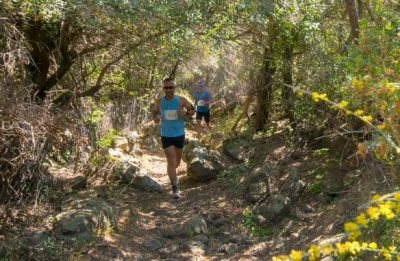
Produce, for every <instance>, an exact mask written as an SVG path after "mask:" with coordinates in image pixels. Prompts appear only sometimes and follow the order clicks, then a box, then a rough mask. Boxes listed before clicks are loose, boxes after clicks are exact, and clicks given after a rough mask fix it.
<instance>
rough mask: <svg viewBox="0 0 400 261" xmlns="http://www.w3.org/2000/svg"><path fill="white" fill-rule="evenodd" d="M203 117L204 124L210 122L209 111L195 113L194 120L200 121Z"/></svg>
mask: <svg viewBox="0 0 400 261" xmlns="http://www.w3.org/2000/svg"><path fill="white" fill-rule="evenodd" d="M203 117H204V120H205V121H206V122H210V111H205V112H196V120H201V119H202V118H203Z"/></svg>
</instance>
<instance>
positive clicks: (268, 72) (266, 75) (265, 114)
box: [255, 47, 276, 131]
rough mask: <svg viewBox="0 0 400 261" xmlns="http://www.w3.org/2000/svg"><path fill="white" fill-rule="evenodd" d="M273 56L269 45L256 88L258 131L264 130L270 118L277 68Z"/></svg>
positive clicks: (256, 122)
mask: <svg viewBox="0 0 400 261" xmlns="http://www.w3.org/2000/svg"><path fill="white" fill-rule="evenodd" d="M271 60H272V58H271V57H270V50H269V48H268V47H265V49H264V61H263V66H262V68H261V71H260V78H259V83H258V86H257V88H256V99H257V104H256V119H255V126H256V130H257V131H262V130H264V126H265V124H266V123H267V122H268V119H269V110H270V108H271V99H272V76H273V75H274V74H275V71H276V68H275V67H273V66H272V65H271Z"/></svg>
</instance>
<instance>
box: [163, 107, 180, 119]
mask: <svg viewBox="0 0 400 261" xmlns="http://www.w3.org/2000/svg"><path fill="white" fill-rule="evenodd" d="M164 117H165V119H166V120H169V121H170V120H177V119H178V112H177V110H165V111H164Z"/></svg>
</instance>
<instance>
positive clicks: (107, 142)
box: [97, 129, 120, 148]
mask: <svg viewBox="0 0 400 261" xmlns="http://www.w3.org/2000/svg"><path fill="white" fill-rule="evenodd" d="M119 135H120V133H119V132H118V131H117V130H115V129H110V130H109V131H108V132H107V133H106V134H105V135H104V137H102V138H100V139H98V140H97V144H98V145H100V146H102V147H105V148H111V147H112V146H113V143H114V140H115V138H116V136H119Z"/></svg>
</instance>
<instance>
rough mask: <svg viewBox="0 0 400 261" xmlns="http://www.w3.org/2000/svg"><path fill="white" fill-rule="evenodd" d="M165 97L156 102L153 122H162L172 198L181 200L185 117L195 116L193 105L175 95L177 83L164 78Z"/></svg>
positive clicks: (163, 145) (162, 135)
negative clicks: (179, 170) (177, 171)
mask: <svg viewBox="0 0 400 261" xmlns="http://www.w3.org/2000/svg"><path fill="white" fill-rule="evenodd" d="M162 85H163V91H164V93H165V96H164V97H161V98H159V99H157V100H156V101H155V104H154V111H153V120H154V122H155V123H160V122H161V143H162V147H163V150H164V153H165V157H166V158H167V173H168V177H169V180H170V181H171V185H172V198H174V199H178V198H180V195H179V190H178V176H177V173H176V168H178V167H179V165H180V163H181V159H182V151H183V144H184V142H185V128H184V124H183V123H184V117H185V116H193V115H194V114H195V111H194V107H193V105H192V104H191V103H190V102H189V101H188V100H187V99H186V98H185V97H181V96H178V95H175V81H174V79H173V78H164V79H163V81H162Z"/></svg>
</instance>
